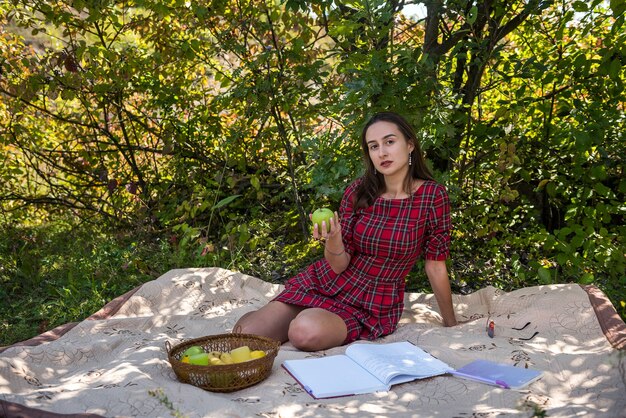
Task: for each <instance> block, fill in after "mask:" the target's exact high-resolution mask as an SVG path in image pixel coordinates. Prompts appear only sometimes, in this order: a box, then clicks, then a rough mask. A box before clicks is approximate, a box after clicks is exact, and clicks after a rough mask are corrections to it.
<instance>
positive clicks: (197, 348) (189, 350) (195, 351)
mask: <svg viewBox="0 0 626 418" xmlns="http://www.w3.org/2000/svg"><path fill="white" fill-rule="evenodd" d="M200 353H204V349H203V348H202V347H200V346H199V345H192V346H191V347H189V348H187V349H186V350H185V351H183V357H185V356H193V355H194V354H200Z"/></svg>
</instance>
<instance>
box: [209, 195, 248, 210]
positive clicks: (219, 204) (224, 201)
mask: <svg viewBox="0 0 626 418" xmlns="http://www.w3.org/2000/svg"><path fill="white" fill-rule="evenodd" d="M240 196H241V195H240V194H236V195H233V196H228V197H226V198H224V199H222V200H220V201H219V202H217V203H216V204H215V206H213V207H212V208H211V210H214V209H219V208H221V207H223V206H226V205H228V204H229V203H230V202H232V201H233V200H235V199H237V198H238V197H240Z"/></svg>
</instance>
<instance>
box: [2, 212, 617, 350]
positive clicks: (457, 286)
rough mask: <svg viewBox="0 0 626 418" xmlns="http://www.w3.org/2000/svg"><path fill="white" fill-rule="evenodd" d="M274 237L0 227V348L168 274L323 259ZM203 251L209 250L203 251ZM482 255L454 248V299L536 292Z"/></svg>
mask: <svg viewBox="0 0 626 418" xmlns="http://www.w3.org/2000/svg"><path fill="white" fill-rule="evenodd" d="M272 231H273V229H272V228H259V229H258V231H256V232H255V239H256V240H258V241H260V242H262V244H261V245H258V246H255V247H254V248H247V247H246V246H245V245H242V246H237V247H231V248H226V247H220V246H219V245H215V246H213V245H210V246H207V243H206V241H202V240H201V239H197V240H179V239H174V237H173V236H171V235H167V234H163V233H161V234H155V233H147V232H145V231H142V230H141V229H139V230H135V231H129V230H124V231H119V230H114V231H111V230H106V229H104V228H100V227H97V226H93V225H86V224H81V225H76V224H72V223H64V222H56V223H52V224H43V225H38V226H7V225H6V224H5V225H4V226H3V225H0V300H2V301H3V303H2V304H1V305H0V318H1V319H0V346H3V345H10V344H12V343H15V342H18V341H23V340H26V339H29V338H31V337H33V336H36V335H38V334H40V333H42V332H44V331H47V330H50V329H52V328H54V327H56V326H58V325H62V324H65V323H68V322H75V321H80V320H82V319H84V318H86V317H88V316H89V315H91V314H92V313H94V312H96V311H98V310H99V309H100V308H102V306H103V305H105V304H106V303H107V302H109V301H110V300H112V299H114V298H116V297H117V296H119V295H121V294H123V293H126V292H127V291H129V290H131V289H133V288H135V287H136V286H138V285H140V284H142V283H145V282H147V281H150V280H153V279H155V278H157V277H159V276H160V275H162V274H164V273H165V272H167V271H168V270H170V269H173V268H187V267H223V268H227V269H232V270H238V271H241V272H244V273H246V274H249V275H252V276H255V277H259V278H261V279H263V280H265V281H269V282H273V283H281V282H282V281H283V280H284V279H285V278H287V277H291V276H292V275H294V274H295V273H296V272H297V271H299V270H300V269H301V268H303V267H304V266H306V265H308V264H309V263H310V262H311V261H312V260H313V259H316V258H317V257H319V256H320V255H321V253H320V248H318V247H317V246H316V244H315V243H306V242H302V241H301V240H295V241H294V242H292V243H287V242H284V241H282V238H281V236H279V237H278V238H276V237H274V236H272V235H273V233H272ZM208 247H211V248H212V249H211V250H210V251H206V249H207V248H208ZM482 250H483V253H484V254H483V256H484V257H482V260H483V261H484V262H481V261H480V260H481V256H480V255H481V254H482V253H481V252H480V249H479V248H474V249H473V250H472V251H471V252H468V253H467V254H466V253H464V252H463V251H462V249H461V248H457V250H456V252H455V257H454V260H453V263H451V265H450V273H451V274H450V277H451V280H452V284H453V291H454V292H455V293H468V292H471V291H473V290H475V289H478V288H480V287H484V286H486V285H494V286H496V287H499V288H502V289H504V290H513V289H514V288H518V287H522V286H532V285H534V284H537V283H536V282H533V281H528V280H527V281H524V280H522V281H520V282H517V281H512V280H511V277H515V276H516V273H515V272H514V271H507V269H509V270H510V267H508V265H509V263H508V262H507V259H506V257H505V258H504V259H503V260H496V259H495V258H494V257H493V253H494V252H497V251H495V250H493V249H489V248H486V249H485V248H483V249H482ZM485 254H487V255H485ZM489 254H492V255H491V256H489ZM502 254H504V252H502ZM503 272H504V273H503ZM597 285H598V286H599V287H600V288H601V289H602V290H603V291H604V292H605V293H606V294H607V295H608V297H609V298H610V299H611V300H612V301H613V304H614V306H615V308H616V309H617V310H618V312H619V314H620V315H621V316H622V318H624V317H625V316H626V306H625V303H624V301H625V300H626V295H625V292H626V291H625V290H624V287H623V286H620V285H619V283H617V284H616V283H607V284H605V285H602V283H598V284H597ZM407 289H408V290H409V291H421V292H429V291H430V286H429V284H428V280H427V279H426V278H425V277H424V274H423V266H422V265H421V264H420V263H418V264H417V265H416V267H415V268H414V269H413V271H412V272H411V274H410V275H409V278H408V282H407Z"/></svg>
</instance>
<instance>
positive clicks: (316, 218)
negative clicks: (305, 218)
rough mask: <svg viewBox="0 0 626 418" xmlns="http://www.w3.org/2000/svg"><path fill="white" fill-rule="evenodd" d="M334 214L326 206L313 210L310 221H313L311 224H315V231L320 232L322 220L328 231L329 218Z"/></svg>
mask: <svg viewBox="0 0 626 418" xmlns="http://www.w3.org/2000/svg"><path fill="white" fill-rule="evenodd" d="M334 216H335V213H334V212H333V211H332V210H330V209H328V208H323V209H317V210H316V211H315V212H313V215H311V221H312V222H313V225H315V224H317V231H318V232H319V233H320V234H321V233H322V222H326V231H327V232H328V231H330V220H331V219H332V218H333V217H334Z"/></svg>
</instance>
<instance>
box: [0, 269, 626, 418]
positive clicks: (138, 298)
mask: <svg viewBox="0 0 626 418" xmlns="http://www.w3.org/2000/svg"><path fill="white" fill-rule="evenodd" d="M281 289H282V286H281V285H276V284H270V283H267V282H264V281H262V280H260V279H258V278H254V277H250V276H247V275H245V274H242V273H238V272H233V271H229V270H224V269H220V268H201V269H177V270H172V271H169V272H167V273H166V274H164V275H162V276H161V277H159V278H158V279H156V280H154V281H151V282H148V283H145V284H144V285H142V286H140V287H139V288H137V289H135V290H133V291H131V292H129V293H127V294H126V295H123V296H120V297H119V298H117V299H116V300H114V301H112V302H111V303H109V304H107V305H106V306H105V307H104V308H103V309H102V310H101V311H99V312H97V313H95V314H94V315H92V316H91V317H90V318H88V319H87V320H84V321H82V322H80V323H75V324H67V325H66V326H63V327H59V328H57V329H55V330H53V331H51V332H48V333H46V334H42V335H40V336H38V337H36V338H34V339H32V340H28V341H25V342H23V343H20V344H16V345H13V346H10V347H4V348H3V349H1V352H0V415H2V416H8V417H14V416H22V417H24V416H26V417H35V416H58V415H54V414H53V413H56V414H80V415H79V416H83V417H86V416H106V417H131V416H132V417H169V416H177V417H190V418H191V417H252V416H257V417H344V416H358V417H362V416H377V417H432V416H442V417H469V416H484V417H491V416H516V417H519V416H522V417H528V416H535V414H542V413H545V414H547V415H548V416H550V417H573V416H585V417H619V416H626V396H625V394H626V358H625V355H624V354H625V350H623V348H624V347H626V331H625V329H626V325H625V324H624V322H623V321H622V320H621V319H620V318H619V316H618V315H617V314H616V312H615V310H614V308H613V305H611V303H610V302H609V301H608V299H606V297H605V296H604V294H603V293H602V292H601V291H599V290H598V289H597V288H596V287H593V286H588V287H581V286H579V285H577V284H561V285H550V286H538V287H528V288H524V289H520V290H516V291H512V292H508V293H506V292H503V291H501V290H498V289H496V288H493V287H487V288H484V289H481V290H479V291H476V292H474V293H472V294H469V295H454V296H453V299H454V305H455V310H456V315H457V319H458V320H459V321H460V322H461V324H460V325H458V326H456V327H451V328H445V327H443V326H442V325H441V317H440V315H439V311H438V307H437V303H436V300H435V298H434V296H433V295H432V294H423V293H407V294H406V298H405V302H406V304H405V311H404V313H403V317H402V320H401V323H400V326H399V328H398V330H397V331H396V332H395V333H393V334H392V335H389V336H387V337H385V338H382V339H379V340H377V341H376V343H388V342H395V341H409V342H411V343H413V344H416V345H417V346H419V347H421V348H422V349H424V350H425V351H427V352H429V353H431V354H433V355H434V356H436V357H437V358H439V359H441V360H442V361H444V362H446V363H447V364H449V365H450V366H452V367H454V368H458V367H461V366H463V365H465V364H467V363H469V362H470V361H472V360H475V359H487V360H494V361H498V362H503V363H507V364H512V365H516V366H519V367H530V368H535V369H539V370H543V371H544V375H543V377H542V378H541V379H540V380H538V381H536V382H534V383H532V384H531V385H529V386H527V387H525V388H523V389H520V390H508V389H503V388H499V387H495V386H489V385H486V384H482V383H476V382H472V381H468V380H464V379H460V378H457V377H453V376H451V375H443V376H436V377H432V378H428V379H423V380H416V381H413V382H409V383H404V384H400V385H396V386H393V387H392V389H391V390H390V391H388V392H377V393H374V394H368V395H358V396H349V397H341V398H332V399H324V400H315V399H313V398H312V397H311V396H310V395H309V394H308V393H306V392H305V391H304V390H303V389H302V388H301V387H300V385H299V384H298V383H297V382H296V381H295V380H294V379H293V378H292V377H291V376H290V375H289V374H288V373H287V372H286V371H285V370H284V369H283V368H282V367H281V363H282V362H283V361H284V360H287V359H296V358H306V357H310V356H321V355H332V354H339V353H343V352H344V351H345V346H344V347H337V348H333V349H330V350H326V351H320V352H314V353H306V352H301V351H299V350H297V349H295V348H294V347H293V346H292V345H290V344H289V343H287V344H284V345H283V346H282V347H281V349H280V351H279V354H278V356H277V357H276V359H275V362H274V366H273V369H272V372H271V374H270V376H269V377H268V378H267V379H266V380H264V381H263V382H261V383H259V384H257V385H255V386H252V387H249V388H246V389H243V390H240V391H237V392H232V393H213V392H207V391H204V390H202V389H198V388H196V387H194V386H192V385H189V384H183V383H180V382H179V381H178V380H177V379H176V376H175V374H174V372H173V370H172V367H171V365H170V364H169V362H168V359H167V352H166V342H169V343H170V344H172V345H175V344H178V343H179V342H181V341H184V340H186V339H190V338H196V337H201V336H205V335H213V334H221V333H226V332H230V331H231V330H232V328H233V326H234V324H235V322H236V321H237V319H238V318H239V317H240V316H241V315H242V314H243V313H245V312H248V311H250V310H254V309H256V308H258V307H260V306H262V305H263V304H265V303H266V302H267V301H268V300H270V299H271V298H272V297H273V296H274V295H275V294H277V293H278V292H279V291H280V290H281ZM488 319H491V320H493V321H494V322H495V336H494V337H493V338H490V337H489V336H488V335H487V333H486V332H485V325H486V321H487V320H488ZM527 322H530V324H529V325H527V326H526V327H525V328H524V329H522V330H515V329H513V328H522V327H523V326H524V325H525V324H526V323H527ZM533 335H534V336H533ZM64 416H65V415H64Z"/></svg>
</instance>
